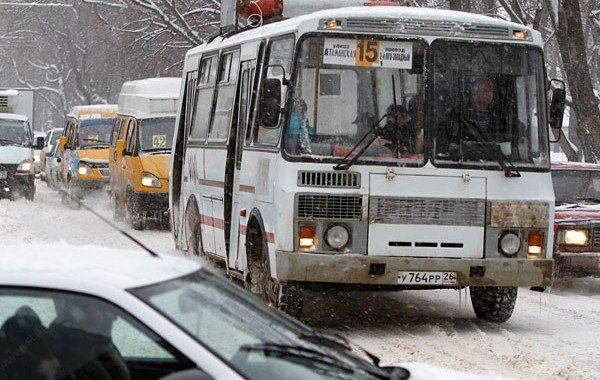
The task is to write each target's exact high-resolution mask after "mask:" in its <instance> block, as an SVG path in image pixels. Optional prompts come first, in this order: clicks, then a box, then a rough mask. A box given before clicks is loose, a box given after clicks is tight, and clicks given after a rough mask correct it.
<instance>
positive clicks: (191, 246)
mask: <svg viewBox="0 0 600 380" xmlns="http://www.w3.org/2000/svg"><path fill="white" fill-rule="evenodd" d="M201 240H202V239H201V238H200V211H199V210H198V204H197V203H196V200H195V199H190V200H189V201H188V204H187V206H186V208H185V243H186V245H187V249H188V253H189V254H192V255H194V256H204V250H203V249H202V247H201V245H202V241H201Z"/></svg>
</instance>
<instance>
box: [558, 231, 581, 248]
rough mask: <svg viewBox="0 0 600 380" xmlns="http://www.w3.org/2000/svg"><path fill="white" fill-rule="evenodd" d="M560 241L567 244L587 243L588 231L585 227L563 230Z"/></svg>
mask: <svg viewBox="0 0 600 380" xmlns="http://www.w3.org/2000/svg"><path fill="white" fill-rule="evenodd" d="M561 232H562V233H561V238H560V243H562V244H566V245H579V246H583V245H587V243H588V231H587V230H583V229H569V230H563V231H561Z"/></svg>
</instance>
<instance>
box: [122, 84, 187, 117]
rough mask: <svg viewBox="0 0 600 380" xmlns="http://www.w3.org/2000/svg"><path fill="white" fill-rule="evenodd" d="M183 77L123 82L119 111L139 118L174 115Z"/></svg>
mask: <svg viewBox="0 0 600 380" xmlns="http://www.w3.org/2000/svg"><path fill="white" fill-rule="evenodd" d="M180 86H181V78H148V79H141V80H135V81H129V82H125V83H123V86H122V87H121V93H120V94H119V111H118V112H119V113H120V114H127V115H132V116H135V117H139V118H144V117H157V116H172V115H175V114H176V112H177V101H178V100H179V90H180Z"/></svg>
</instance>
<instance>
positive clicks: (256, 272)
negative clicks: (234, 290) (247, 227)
mask: <svg viewBox="0 0 600 380" xmlns="http://www.w3.org/2000/svg"><path fill="white" fill-rule="evenodd" d="M247 239H248V240H247V242H246V252H247V256H248V278H247V279H246V281H245V282H244V286H245V288H246V289H248V290H250V291H251V292H252V293H254V294H257V295H259V296H260V297H262V298H263V299H264V300H265V302H266V303H267V305H268V306H272V307H277V308H278V309H279V310H281V311H283V312H285V313H287V314H289V315H291V316H292V317H294V318H298V317H300V315H301V314H302V305H303V303H304V295H303V293H304V289H303V287H302V285H301V284H300V283H296V282H293V281H287V282H280V281H279V280H277V279H275V278H273V277H272V276H271V271H270V269H269V255H268V251H267V244H266V241H265V239H264V237H263V236H262V234H260V233H256V232H253V233H249V234H248V235H247Z"/></svg>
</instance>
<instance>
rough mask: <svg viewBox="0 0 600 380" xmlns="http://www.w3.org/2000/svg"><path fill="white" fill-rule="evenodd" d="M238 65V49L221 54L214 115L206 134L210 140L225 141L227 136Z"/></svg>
mask: <svg viewBox="0 0 600 380" xmlns="http://www.w3.org/2000/svg"><path fill="white" fill-rule="evenodd" d="M239 66H240V52H239V51H234V52H231V53H225V54H223V55H221V61H220V62H219V72H218V84H217V90H216V95H215V96H216V101H215V109H214V111H213V114H214V116H213V118H212V124H211V128H210V132H209V135H208V140H209V141H211V142H225V141H227V137H228V136H229V127H230V126H231V115H232V114H233V104H234V101H233V100H234V97H235V89H236V83H237V75H238V70H239Z"/></svg>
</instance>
